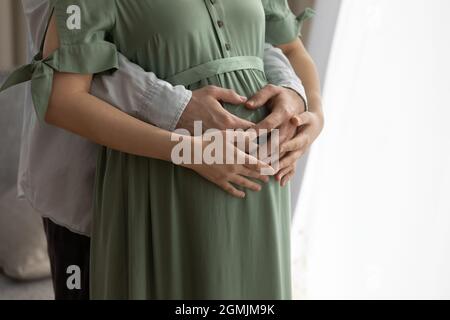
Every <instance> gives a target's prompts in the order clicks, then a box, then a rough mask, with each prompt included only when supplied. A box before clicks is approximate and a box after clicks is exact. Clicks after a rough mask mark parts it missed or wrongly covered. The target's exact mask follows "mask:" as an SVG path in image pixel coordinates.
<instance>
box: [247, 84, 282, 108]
mask: <svg viewBox="0 0 450 320" xmlns="http://www.w3.org/2000/svg"><path fill="white" fill-rule="evenodd" d="M279 93H280V88H278V87H276V86H273V85H267V86H265V87H264V88H262V89H261V90H260V91H258V92H257V93H256V94H255V95H254V96H253V97H251V98H250V99H249V100H248V101H247V103H246V104H245V106H246V107H247V108H249V109H258V108H260V107H262V106H264V105H265V104H267V103H268V102H269V101H270V100H271V99H272V98H273V97H275V96H276V95H278V94H279Z"/></svg>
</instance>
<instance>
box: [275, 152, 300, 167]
mask: <svg viewBox="0 0 450 320" xmlns="http://www.w3.org/2000/svg"><path fill="white" fill-rule="evenodd" d="M302 156H303V151H295V152H291V153H289V154H288V155H287V156H286V157H284V158H283V159H281V161H280V168H286V167H289V166H291V165H293V164H296V163H297V161H298V160H299V159H300V158H301V157H302Z"/></svg>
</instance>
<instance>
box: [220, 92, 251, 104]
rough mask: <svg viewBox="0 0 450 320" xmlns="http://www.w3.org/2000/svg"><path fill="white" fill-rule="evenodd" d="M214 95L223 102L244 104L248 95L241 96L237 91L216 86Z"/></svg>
mask: <svg viewBox="0 0 450 320" xmlns="http://www.w3.org/2000/svg"><path fill="white" fill-rule="evenodd" d="M212 94H213V96H214V97H215V98H216V99H217V100H220V101H222V102H225V103H230V104H243V103H245V102H247V97H244V96H240V95H239V94H237V93H236V91H234V90H231V89H224V88H214V89H213V92H212Z"/></svg>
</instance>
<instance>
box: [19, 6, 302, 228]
mask: <svg viewBox="0 0 450 320" xmlns="http://www.w3.org/2000/svg"><path fill="white" fill-rule="evenodd" d="M22 4H23V7H24V12H25V15H26V18H27V22H28V27H29V35H30V36H29V46H28V47H29V57H30V58H31V57H32V56H34V55H35V54H36V53H37V52H38V51H39V49H40V44H41V42H42V38H43V37H44V32H45V28H46V25H47V22H48V19H49V3H48V0H22ZM264 63H265V68H266V74H267V79H268V81H269V82H270V83H272V84H275V85H280V86H285V87H289V88H292V89H293V90H295V91H296V92H298V93H299V94H300V95H301V96H302V97H303V98H304V99H305V101H306V95H305V90H304V88H303V86H302V84H301V81H300V79H299V78H298V77H297V76H296V74H295V72H294V70H293V69H292V67H291V65H290V63H289V61H288V59H287V58H286V57H285V56H284V54H283V53H282V52H281V50H279V49H276V48H274V47H272V46H270V45H266V47H265V58H264ZM91 93H92V94H93V95H94V96H96V97H98V98H100V99H102V100H104V101H106V102H108V103H110V104H111V105H113V106H118V108H119V109H121V110H122V111H123V112H125V113H128V114H130V115H132V116H134V117H136V118H139V119H141V120H143V121H145V122H148V123H152V124H154V125H156V126H158V127H160V128H163V129H166V130H169V131H173V130H174V129H175V127H176V125H177V123H178V121H179V118H180V116H181V114H182V113H183V111H184V109H185V107H186V106H187V104H188V103H189V101H190V99H191V97H192V92H191V91H189V90H187V89H186V88H184V87H182V86H175V87H174V86H172V85H171V84H169V83H168V82H165V81H163V80H160V79H158V78H157V77H156V76H155V74H153V73H151V72H145V71H144V70H143V69H142V68H140V67H139V66H138V65H136V64H133V63H131V62H130V61H129V60H128V59H127V58H125V57H124V56H122V55H119V70H118V71H116V72H115V73H113V74H112V75H102V76H95V77H94V80H93V83H92V88H91ZM119 106H120V107H119ZM162 106H164V107H162ZM98 149H99V146H98V145H96V144H94V143H91V142H90V141H88V140H86V139H84V138H81V137H79V136H76V135H74V134H72V133H69V132H67V131H64V130H62V129H59V128H56V127H53V126H50V125H47V124H45V123H40V122H39V121H38V120H37V118H36V115H35V113H34V108H33V107H32V100H31V91H30V89H29V88H28V89H27V93H26V99H25V106H24V119H23V131H22V145H21V154H20V161H19V174H18V190H19V196H20V197H24V198H26V199H27V200H28V201H29V202H30V204H31V206H32V207H33V208H34V209H35V210H36V211H37V212H38V213H39V214H41V215H42V216H43V217H47V218H49V219H51V220H52V221H53V222H55V223H57V224H59V225H61V226H65V227H67V228H68V229H70V230H71V231H73V232H76V233H80V234H84V235H90V231H91V222H92V204H93V193H94V174H95V167H96V159H97V152H98Z"/></svg>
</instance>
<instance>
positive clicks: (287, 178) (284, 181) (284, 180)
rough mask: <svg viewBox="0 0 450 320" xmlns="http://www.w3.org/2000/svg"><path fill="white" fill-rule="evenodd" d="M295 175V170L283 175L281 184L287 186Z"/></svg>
mask: <svg viewBox="0 0 450 320" xmlns="http://www.w3.org/2000/svg"><path fill="white" fill-rule="evenodd" d="M294 176H295V172H293V171H291V172H289V173H288V174H287V175H285V176H284V177H283V179H282V180H281V186H282V187H285V186H287V184H288V182H289V181H290V180H291V179H292V178H293V177H294Z"/></svg>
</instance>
